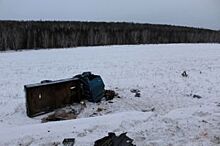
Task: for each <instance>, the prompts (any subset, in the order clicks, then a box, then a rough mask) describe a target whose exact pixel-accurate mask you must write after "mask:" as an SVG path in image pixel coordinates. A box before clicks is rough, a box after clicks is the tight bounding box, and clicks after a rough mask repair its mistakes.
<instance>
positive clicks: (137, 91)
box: [130, 89, 141, 93]
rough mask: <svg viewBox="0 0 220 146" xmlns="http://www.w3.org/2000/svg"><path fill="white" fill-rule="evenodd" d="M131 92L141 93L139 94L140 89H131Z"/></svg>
mask: <svg viewBox="0 0 220 146" xmlns="http://www.w3.org/2000/svg"><path fill="white" fill-rule="evenodd" d="M130 91H131V93H139V92H141V91H140V90H139V89H131V90H130Z"/></svg>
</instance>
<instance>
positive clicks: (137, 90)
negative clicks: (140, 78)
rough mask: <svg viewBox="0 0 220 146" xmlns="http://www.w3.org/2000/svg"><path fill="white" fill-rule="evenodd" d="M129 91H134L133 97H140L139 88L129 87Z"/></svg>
mask: <svg viewBox="0 0 220 146" xmlns="http://www.w3.org/2000/svg"><path fill="white" fill-rule="evenodd" d="M130 91H131V93H134V97H141V93H140V92H141V91H140V90H139V89H131V90H130Z"/></svg>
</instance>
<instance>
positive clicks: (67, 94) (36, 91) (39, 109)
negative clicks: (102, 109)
mask: <svg viewBox="0 0 220 146" xmlns="http://www.w3.org/2000/svg"><path fill="white" fill-rule="evenodd" d="M24 89H25V93H26V109H27V115H28V116H29V117H35V116H39V115H42V114H45V113H48V112H51V111H54V110H56V109H58V108H62V107H65V106H67V105H71V104H73V103H80V102H81V101H84V100H88V101H90V102H94V103H95V102H99V101H101V99H102V98H103V97H104V96H105V95H106V96H105V98H106V100H111V99H113V98H114V96H115V95H116V93H115V92H114V91H111V90H105V84H104V82H103V80H102V78H101V76H99V75H94V74H92V73H91V72H84V73H82V74H79V75H76V76H74V77H73V78H69V79H63V80H57V81H50V80H45V81H42V82H41V83H37V84H30V85H25V86H24ZM61 115H62V114H61ZM68 116H70V117H72V116H73V115H71V114H69V115H68ZM51 117H52V116H51ZM61 117H62V116H61ZM61 119H62V118H61Z"/></svg>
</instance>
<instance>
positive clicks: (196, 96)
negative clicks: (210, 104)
mask: <svg viewBox="0 0 220 146" xmlns="http://www.w3.org/2000/svg"><path fill="white" fill-rule="evenodd" d="M193 98H197V99H200V98H202V96H199V95H193Z"/></svg>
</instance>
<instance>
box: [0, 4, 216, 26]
mask: <svg viewBox="0 0 220 146" xmlns="http://www.w3.org/2000/svg"><path fill="white" fill-rule="evenodd" d="M14 19H16V20H76V21H128V22H141V23H159V24H174V25H184V26H194V27H203V28H211V29H218V30H220V0H0V20H14Z"/></svg>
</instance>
